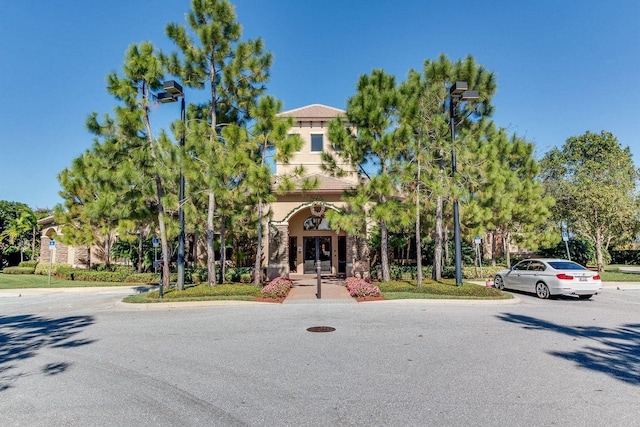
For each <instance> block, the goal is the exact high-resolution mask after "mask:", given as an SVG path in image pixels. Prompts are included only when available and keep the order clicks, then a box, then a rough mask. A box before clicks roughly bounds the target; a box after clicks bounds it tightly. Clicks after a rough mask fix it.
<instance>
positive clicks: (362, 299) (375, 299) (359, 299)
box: [356, 295, 384, 302]
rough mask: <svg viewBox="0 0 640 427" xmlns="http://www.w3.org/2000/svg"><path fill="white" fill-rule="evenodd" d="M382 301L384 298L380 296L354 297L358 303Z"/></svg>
mask: <svg viewBox="0 0 640 427" xmlns="http://www.w3.org/2000/svg"><path fill="white" fill-rule="evenodd" d="M382 300H384V297H383V296H382V295H380V296H377V297H372V296H368V297H356V301H358V302H367V301H382Z"/></svg>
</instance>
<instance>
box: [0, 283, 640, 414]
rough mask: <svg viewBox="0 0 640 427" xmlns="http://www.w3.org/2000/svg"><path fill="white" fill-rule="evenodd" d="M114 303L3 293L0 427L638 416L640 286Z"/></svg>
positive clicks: (96, 297)
mask: <svg viewBox="0 0 640 427" xmlns="http://www.w3.org/2000/svg"><path fill="white" fill-rule="evenodd" d="M113 292H118V291H114V290H112V291H111V292H107V293H104V292H102V293H96V292H89V293H54V294H49V295H27V294H21V296H17V295H9V296H6V294H5V296H4V297H0V313H1V314H0V425H6V426H15V425H28V426H31V425H41V426H62V425H79V426H80V425H81V426H84V425H132V426H134V425H135V426H152V425H153V426H163V425H180V426H189V425H198V426H202V425H225V426H226V425H268V426H275V425H291V426H294V425H295V426H298V425H307V426H328V425H366V426H389V425H398V426H407V425H411V426H414V425H415V426H425V425H427V426H430V425H432V426H445V425H451V426H453V425H455V426H458V425H491V426H496V425H503V426H530V425H541V426H545V425H585V426H591V425H593V426H602V425H616V426H632V425H634V426H637V425H638V420H639V419H640V403H639V402H640V290H638V289H637V287H635V288H633V287H631V288H629V289H627V288H625V287H623V288H622V289H620V290H618V289H616V288H615V287H607V288H606V289H605V292H604V293H603V294H601V295H598V296H595V297H594V298H593V300H591V301H579V300H577V299H571V298H561V299H556V300H549V301H541V300H538V299H537V298H535V296H531V295H526V294H518V295H517V296H518V298H517V301H515V302H514V303H512V304H486V303H484V304H474V303H461V302H453V303H451V302H448V303H447V302H436V303H433V302H426V303H425V302H421V301H408V302H397V301H390V302H382V303H377V302H373V303H359V304H326V303H323V304H316V303H313V302H310V303H309V304H293V305H284V304H253V303H248V304H238V303H236V304H214V305H208V306H195V307H194V306H190V307H180V308H175V307H174V308H167V307H163V308H158V307H154V309H145V307H142V306H128V305H124V304H122V303H119V302H118V301H119V299H120V298H121V297H122V295H118V294H117V293H113ZM312 326H331V327H333V328H335V331H334V332H326V333H312V332H308V331H307V328H309V327H312Z"/></svg>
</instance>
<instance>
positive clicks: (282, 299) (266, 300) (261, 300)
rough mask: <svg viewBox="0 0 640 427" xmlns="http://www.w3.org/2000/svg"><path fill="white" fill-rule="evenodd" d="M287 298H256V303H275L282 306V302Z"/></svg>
mask: <svg viewBox="0 0 640 427" xmlns="http://www.w3.org/2000/svg"><path fill="white" fill-rule="evenodd" d="M285 298H286V297H280V298H265V297H256V299H255V301H257V302H275V303H279V304H282V301H284V299H285Z"/></svg>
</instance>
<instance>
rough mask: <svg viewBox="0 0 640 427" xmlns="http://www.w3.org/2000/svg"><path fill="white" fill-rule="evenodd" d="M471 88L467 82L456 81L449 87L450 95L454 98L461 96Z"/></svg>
mask: <svg viewBox="0 0 640 427" xmlns="http://www.w3.org/2000/svg"><path fill="white" fill-rule="evenodd" d="M468 89H469V85H468V84H467V82H455V83H454V84H452V85H451V87H450V88H449V95H451V96H452V97H454V98H459V97H460V95H462V94H463V93H464V92H465V91H466V90H468Z"/></svg>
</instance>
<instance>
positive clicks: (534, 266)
mask: <svg viewBox="0 0 640 427" xmlns="http://www.w3.org/2000/svg"><path fill="white" fill-rule="evenodd" d="M544 269H545V266H544V264H543V263H541V262H540V261H531V264H529V271H544Z"/></svg>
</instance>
